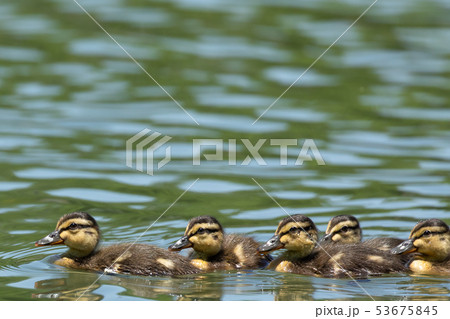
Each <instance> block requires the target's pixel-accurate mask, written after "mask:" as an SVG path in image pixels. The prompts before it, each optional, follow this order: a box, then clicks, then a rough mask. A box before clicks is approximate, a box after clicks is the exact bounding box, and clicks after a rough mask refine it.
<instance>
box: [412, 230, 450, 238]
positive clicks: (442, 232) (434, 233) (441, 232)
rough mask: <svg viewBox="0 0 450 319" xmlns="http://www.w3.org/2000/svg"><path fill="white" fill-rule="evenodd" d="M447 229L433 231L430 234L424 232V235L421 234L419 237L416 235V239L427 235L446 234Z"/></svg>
mask: <svg viewBox="0 0 450 319" xmlns="http://www.w3.org/2000/svg"><path fill="white" fill-rule="evenodd" d="M446 232H447V231H432V232H430V233H428V234H425V232H423V233H422V235H420V236H419V237H415V239H419V238H421V237H423V236H427V235H439V234H445V233H446Z"/></svg>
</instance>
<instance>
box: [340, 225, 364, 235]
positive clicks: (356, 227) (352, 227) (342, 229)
mask: <svg viewBox="0 0 450 319" xmlns="http://www.w3.org/2000/svg"><path fill="white" fill-rule="evenodd" d="M346 227H347V230H349V229H358V228H359V227H358V226H346ZM342 231H344V227H342V228H341V229H339V230H338V231H335V232H334V233H335V234H337V233H340V232H342Z"/></svg>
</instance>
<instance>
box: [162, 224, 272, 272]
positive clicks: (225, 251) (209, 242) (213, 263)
mask: <svg viewBox="0 0 450 319" xmlns="http://www.w3.org/2000/svg"><path fill="white" fill-rule="evenodd" d="M258 246H259V244H258V243H257V242H256V241H255V240H254V239H253V238H250V237H245V236H242V235H237V234H230V235H225V234H224V230H223V227H222V225H221V224H220V223H219V221H218V220H217V219H215V218H214V217H212V216H207V215H205V216H198V217H194V218H192V219H191V220H190V221H189V223H188V225H187V227H186V230H185V232H184V236H183V237H181V238H180V239H179V240H178V241H177V242H176V243H174V244H173V245H171V246H169V250H171V251H179V250H182V249H185V248H189V247H192V248H193V249H194V252H193V253H191V255H190V258H193V260H192V264H193V265H194V266H196V267H197V268H199V269H202V270H205V271H212V270H232V269H257V268H262V267H264V266H266V265H267V264H268V263H269V261H270V260H271V257H270V256H265V255H262V254H259V253H258V251H257V249H258Z"/></svg>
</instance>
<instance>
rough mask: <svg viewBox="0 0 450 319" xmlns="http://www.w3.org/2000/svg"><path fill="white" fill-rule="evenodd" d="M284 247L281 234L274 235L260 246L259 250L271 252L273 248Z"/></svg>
mask: <svg viewBox="0 0 450 319" xmlns="http://www.w3.org/2000/svg"><path fill="white" fill-rule="evenodd" d="M283 247H284V244H283V243H282V242H281V241H280V236H278V235H274V236H273V237H272V238H270V239H269V240H268V241H267V243H265V244H264V245H261V246H259V247H258V252H260V253H263V254H264V253H269V252H271V251H273V250H277V249H281V248H283Z"/></svg>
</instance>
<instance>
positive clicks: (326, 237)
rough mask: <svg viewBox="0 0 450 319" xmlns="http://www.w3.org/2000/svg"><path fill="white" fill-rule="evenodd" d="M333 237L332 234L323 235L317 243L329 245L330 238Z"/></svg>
mask: <svg viewBox="0 0 450 319" xmlns="http://www.w3.org/2000/svg"><path fill="white" fill-rule="evenodd" d="M332 237H333V233H329V234H328V235H325V236H323V237H322V239H321V240H320V241H319V244H322V243H329V242H330V241H332V240H331V238H332Z"/></svg>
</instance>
